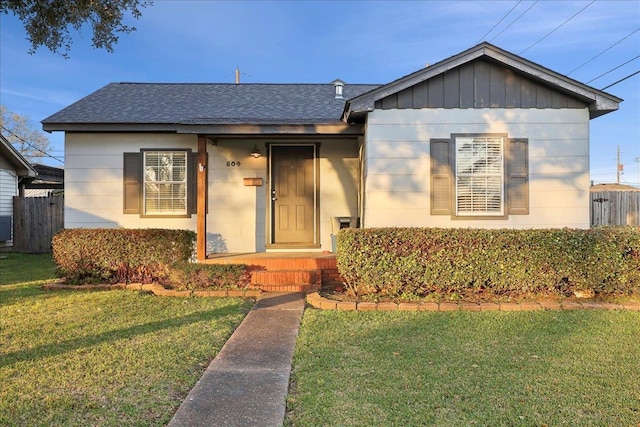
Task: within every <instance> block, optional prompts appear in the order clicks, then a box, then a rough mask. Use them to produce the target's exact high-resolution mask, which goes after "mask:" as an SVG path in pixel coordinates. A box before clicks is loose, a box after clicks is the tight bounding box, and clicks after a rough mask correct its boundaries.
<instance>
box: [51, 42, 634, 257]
mask: <svg viewBox="0 0 640 427" xmlns="http://www.w3.org/2000/svg"><path fill="white" fill-rule="evenodd" d="M621 101H622V100H621V99H620V98H617V97H615V96H613V95H610V94H607V93H605V92H602V91H600V90H597V89H594V88H592V87H589V86H587V85H584V84H582V83H580V82H577V81H575V80H573V79H570V78H568V77H566V76H563V75H561V74H558V73H556V72H554V71H552V70H549V69H547V68H545V67H543V66H541V65H538V64H535V63H533V62H531V61H528V60H526V59H524V58H522V57H519V56H517V55H514V54H512V53H509V52H507V51H505V50H502V49H500V48H498V47H496V46H493V45H491V44H489V43H481V44H479V45H477V46H475V47H472V48H470V49H468V50H466V51H464V52H462V53H459V54H457V55H455V56H452V57H450V58H447V59H444V60H443V61H441V62H438V63H436V64H434V65H431V66H428V67H426V68H424V69H421V70H418V71H416V72H414V73H412V74H409V75H407V76H404V77H401V78H399V79H397V80H395V81H392V82H391V83H388V84H384V85H361V84H346V83H344V82H342V81H340V80H335V81H333V82H332V83H330V84H145V83H112V84H109V85H107V86H105V87H103V88H102V89H99V90H98V91H96V92H94V93H92V94H90V95H88V96H87V97H85V98H83V99H81V100H79V101H77V102H76V103H74V104H72V105H70V106H68V107H67V108H65V109H63V110H61V111H59V112H57V113H55V114H54V115H52V116H50V117H48V118H46V119H45V120H44V121H43V128H44V130H46V131H49V132H51V131H64V132H65V153H66V154H65V169H66V176H65V180H66V183H65V187H66V188H65V227H68V228H69V227H135V228H151V227H164V228H187V229H192V230H196V232H197V235H198V243H197V245H198V258H199V259H204V258H206V257H207V255H209V254H212V253H223V252H229V253H237V252H250V253H254V252H265V251H287V250H304V251H328V250H331V248H332V246H331V235H332V234H334V233H336V232H337V230H338V229H339V228H340V227H343V226H355V225H359V226H361V227H383V226H419V227H485V228H503V227H510V228H541V227H545V228H546V227H581V228H587V227H589V203H590V199H589V185H590V178H589V121H590V120H591V119H593V118H596V117H598V116H601V115H603V114H606V113H609V112H611V111H614V110H616V109H617V108H618V104H619V103H620V102H621Z"/></svg>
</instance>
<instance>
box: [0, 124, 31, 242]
mask: <svg viewBox="0 0 640 427" xmlns="http://www.w3.org/2000/svg"><path fill="white" fill-rule="evenodd" d="M36 175H37V173H36V171H35V169H34V168H33V166H31V165H30V164H29V162H28V161H27V160H26V159H25V158H24V157H23V156H22V155H21V154H20V153H19V152H18V150H16V149H15V148H14V147H13V146H12V145H11V143H10V142H9V141H7V139H6V138H5V137H4V136H2V135H0V251H2V250H9V249H10V248H11V247H12V246H13V197H14V196H18V195H20V192H21V189H22V188H24V186H25V185H26V183H27V182H29V181H31V180H33V179H34V178H35V176H36Z"/></svg>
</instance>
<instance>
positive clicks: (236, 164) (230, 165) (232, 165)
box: [227, 161, 240, 168]
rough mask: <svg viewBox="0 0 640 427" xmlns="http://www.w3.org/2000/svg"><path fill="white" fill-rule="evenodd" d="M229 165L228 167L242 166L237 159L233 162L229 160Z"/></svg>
mask: <svg viewBox="0 0 640 427" xmlns="http://www.w3.org/2000/svg"><path fill="white" fill-rule="evenodd" d="M227 167H228V168H235V167H240V162H236V161H233V162H227Z"/></svg>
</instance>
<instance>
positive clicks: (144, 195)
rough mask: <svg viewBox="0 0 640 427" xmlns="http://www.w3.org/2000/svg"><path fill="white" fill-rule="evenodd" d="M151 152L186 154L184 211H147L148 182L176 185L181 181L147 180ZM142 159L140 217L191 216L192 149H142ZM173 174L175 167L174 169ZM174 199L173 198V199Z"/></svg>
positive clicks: (183, 181) (183, 182)
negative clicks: (148, 160)
mask: <svg viewBox="0 0 640 427" xmlns="http://www.w3.org/2000/svg"><path fill="white" fill-rule="evenodd" d="M149 153H158V154H162V153H171V155H174V154H176V153H183V154H184V178H183V180H182V181H181V184H182V185H184V213H175V214H173V213H169V212H161V213H148V212H147V183H148V182H157V183H159V184H162V183H168V184H169V185H174V184H176V183H179V181H173V180H170V181H147V155H148V154H149ZM140 154H141V156H140V161H141V175H142V176H141V177H140V178H141V179H140V184H141V189H140V217H142V218H190V217H191V214H190V213H189V191H190V188H189V176H190V175H189V173H190V170H189V167H190V165H189V163H190V161H189V160H190V154H191V150H188V149H170V148H166V149H165V148H163V149H141V150H140ZM172 175H173V169H172ZM172 200H173V199H172Z"/></svg>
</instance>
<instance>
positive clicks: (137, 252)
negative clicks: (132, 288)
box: [52, 228, 196, 283]
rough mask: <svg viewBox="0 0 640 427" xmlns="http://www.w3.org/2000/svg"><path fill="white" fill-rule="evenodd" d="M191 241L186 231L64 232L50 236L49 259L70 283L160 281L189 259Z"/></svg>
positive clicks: (90, 230)
mask: <svg viewBox="0 0 640 427" xmlns="http://www.w3.org/2000/svg"><path fill="white" fill-rule="evenodd" d="M195 239H196V234H195V233H194V232H193V231H188V230H164V229H121V228H117V229H116V228H94V229H86V228H74V229H64V230H61V231H60V232H58V233H57V234H56V235H55V236H54V237H53V241H52V244H53V259H54V261H55V262H56V264H57V266H58V274H59V275H60V276H62V277H66V278H67V280H68V281H69V282H70V283H98V282H100V283H132V282H136V283H137V282H140V283H151V282H162V281H163V280H166V278H167V277H168V275H169V267H170V266H171V265H172V264H175V263H178V262H187V261H188V260H189V259H190V258H191V256H192V254H193V247H194V242H195Z"/></svg>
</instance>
